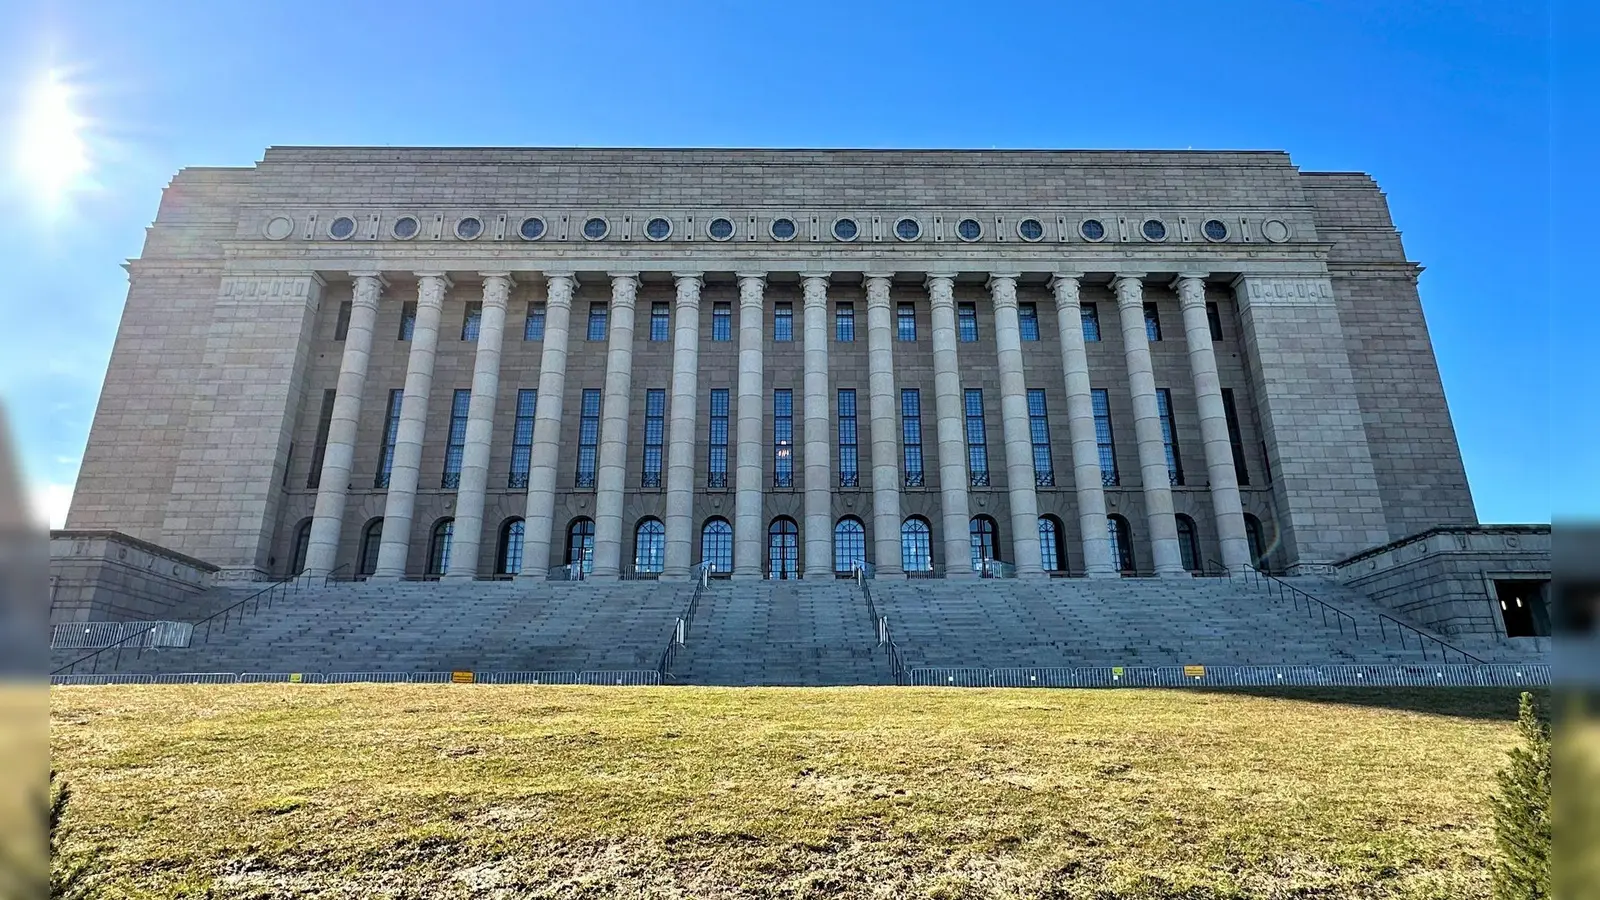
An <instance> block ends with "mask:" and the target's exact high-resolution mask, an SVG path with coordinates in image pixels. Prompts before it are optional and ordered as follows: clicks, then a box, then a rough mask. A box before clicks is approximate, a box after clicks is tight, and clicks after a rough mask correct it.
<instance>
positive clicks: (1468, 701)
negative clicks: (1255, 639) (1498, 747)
mask: <svg viewBox="0 0 1600 900" xmlns="http://www.w3.org/2000/svg"><path fill="white" fill-rule="evenodd" d="M1199 690H1201V691H1202V692H1204V693H1208V694H1225V695H1228V696H1233V697H1238V696H1247V697H1271V698H1276V699H1282V700H1297V701H1300V702H1302V703H1326V704H1329V705H1338V706H1366V707H1374V708H1380V709H1393V710H1398V711H1402V712H1412V713H1422V714H1425V715H1434V716H1452V717H1454V718H1460V719H1476V720H1479V721H1485V722H1515V721H1516V720H1517V702H1518V700H1519V698H1520V697H1521V696H1522V689H1521V688H1498V687H1495V688H1478V687H1448V688H1387V687H1385V688H1320V687H1282V688H1277V687H1264V688H1201V689H1199ZM1530 693H1532V694H1533V695H1534V697H1535V698H1536V699H1537V700H1538V702H1539V703H1540V705H1541V706H1544V707H1545V708H1549V703H1550V690H1549V688H1532V689H1530Z"/></svg>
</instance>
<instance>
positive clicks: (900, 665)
mask: <svg viewBox="0 0 1600 900" xmlns="http://www.w3.org/2000/svg"><path fill="white" fill-rule="evenodd" d="M878 636H879V640H880V646H882V647H883V648H884V652H885V653H886V654H887V655H888V657H889V674H890V675H891V676H892V677H893V678H894V683H895V684H897V685H899V684H905V683H906V660H905V657H904V656H902V655H901V653H900V645H899V644H896V643H895V642H894V636H893V635H891V634H890V633H889V617H888V616H884V617H883V618H882V619H879V620H878Z"/></svg>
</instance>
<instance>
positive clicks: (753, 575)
mask: <svg viewBox="0 0 1600 900" xmlns="http://www.w3.org/2000/svg"><path fill="white" fill-rule="evenodd" d="M733 580H734V581H761V580H762V575H761V573H760V572H741V571H739V570H738V569H734V570H733Z"/></svg>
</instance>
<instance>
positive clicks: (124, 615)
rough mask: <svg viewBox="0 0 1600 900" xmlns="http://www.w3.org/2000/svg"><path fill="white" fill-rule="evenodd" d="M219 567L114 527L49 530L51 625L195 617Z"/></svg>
mask: <svg viewBox="0 0 1600 900" xmlns="http://www.w3.org/2000/svg"><path fill="white" fill-rule="evenodd" d="M216 572H217V567H216V566H213V565H209V564H207V563H204V562H201V561H200V560H198V559H193V558H191V557H187V556H184V555H183V554H181V553H173V552H172V551H170V550H166V549H163V548H161V547H157V546H155V545H153V544H149V543H146V542H144V541H141V540H137V539H135V538H130V537H128V536H127V535H125V534H118V533H116V532H112V531H55V532H51V534H50V624H52V625H54V624H57V623H61V622H122V621H140V620H151V619H180V620H186V619H193V618H195V615H194V613H195V608H196V607H195V603H196V602H197V601H199V600H200V599H201V597H202V595H204V594H205V593H206V592H207V591H209V590H210V589H211V585H212V580H213V578H214V576H215V575H216Z"/></svg>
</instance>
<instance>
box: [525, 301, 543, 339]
mask: <svg viewBox="0 0 1600 900" xmlns="http://www.w3.org/2000/svg"><path fill="white" fill-rule="evenodd" d="M522 339H523V340H525V341H542V340H544V304H543V303H529V304H528V318H527V319H525V320H524V321H523V323H522Z"/></svg>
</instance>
